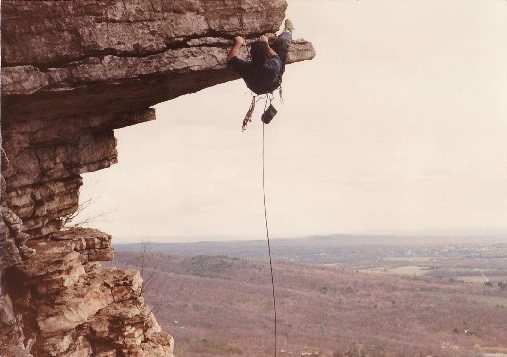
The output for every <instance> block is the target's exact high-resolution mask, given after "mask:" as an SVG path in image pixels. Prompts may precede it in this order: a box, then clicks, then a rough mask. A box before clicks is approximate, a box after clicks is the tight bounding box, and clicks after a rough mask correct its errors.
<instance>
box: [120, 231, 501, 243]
mask: <svg viewBox="0 0 507 357" xmlns="http://www.w3.org/2000/svg"><path fill="white" fill-rule="evenodd" d="M332 236H358V237H359V236H363V237H375V236H378V237H393V238H396V237H397V238H416V237H426V238H466V237H469V238H500V237H501V236H506V238H507V229H502V228H498V229H469V230H459V229H445V230H441V229H439V230H437V229H435V230H420V231H416V230H414V231H396V232H341V233H315V234H313V233H312V234H303V235H283V236H275V237H271V239H305V238H315V237H332ZM264 239H266V237H259V236H253V235H241V234H237V235H234V234H223V235H220V234H210V235H156V236H155V235H154V236H142V235H131V236H126V235H125V236H113V244H131V243H134V244H135V243H143V242H148V243H204V242H247V241H259V240H264ZM506 243H507V241H506Z"/></svg>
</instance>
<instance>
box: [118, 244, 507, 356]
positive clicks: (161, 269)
mask: <svg viewBox="0 0 507 357" xmlns="http://www.w3.org/2000/svg"><path fill="white" fill-rule="evenodd" d="M224 244H226V243H224ZM238 244H239V243H238ZM275 247H276V244H275ZM313 247H314V245H311V247H309V248H308V249H309V251H307V252H306V253H305V249H302V248H301V249H298V255H300V256H303V257H306V259H303V260H304V261H305V262H304V263H300V262H296V261H295V260H298V259H297V258H296V257H290V256H289V257H285V259H283V260H282V259H277V260H276V261H275V281H276V284H277V285H276V286H277V290H276V292H277V299H278V300H277V304H278V314H279V325H278V328H279V349H280V350H285V351H286V355H287V356H300V355H301V353H303V352H320V353H321V354H322V355H323V356H428V355H432V356H482V355H484V356H485V355H486V353H489V355H493V354H494V353H497V354H498V353H500V354H502V353H504V352H505V349H507V322H506V321H507V289H505V286H503V285H501V284H498V282H500V281H503V280H498V281H496V282H495V283H489V284H484V283H483V282H481V281H479V280H477V282H474V283H469V282H465V281H464V280H466V279H459V278H458V277H459V276H462V277H477V278H478V279H479V278H481V279H483V274H485V275H486V276H487V277H488V279H492V278H493V277H501V278H502V279H503V278H504V277H505V276H506V273H505V270H504V269H505V267H506V266H507V264H506V263H507V259H506V257H505V256H502V255H503V254H504V252H505V250H503V249H504V247H503V246H501V247H500V249H499V250H495V249H493V248H491V249H483V250H482V258H481V259H476V258H474V257H473V254H472V253H473V252H474V251H475V250H476V249H478V248H477V247H473V248H467V249H465V248H463V247H454V248H453V249H449V247H447V248H445V249H443V248H442V249H437V248H435V247H433V248H431V247H411V248H409V250H410V255H407V254H404V253H403V252H405V253H406V252H407V247H406V246H403V247H396V246H389V247H388V246H383V247H382V248H381V247H378V246H377V247H375V246H373V247H368V246H361V247H359V246H356V247H352V248H350V247H349V248H350V249H349V250H353V251H354V252H355V253H354V255H355V257H356V259H355V261H354V262H351V261H350V260H348V259H349V258H347V259H338V258H337V254H336V253H335V254H334V255H331V256H334V261H333V259H330V254H328V255H327V256H325V259H324V261H322V260H323V259H322V258H319V257H322V255H321V256H319V255H318V254H314V253H315V252H313V251H312V249H313ZM152 248H153V247H152ZM310 248H311V249H310ZM339 248H340V247H338V246H337V247H336V249H335V250H334V251H335V252H338V251H339V250H340V249H339ZM230 249H237V250H241V249H240V248H238V247H235V248H230ZM275 249H276V248H275ZM343 249H344V250H347V248H345V247H343ZM372 250H373V252H375V254H372V252H371V251H372ZM331 251H333V250H332V249H327V252H328V253H329V252H331ZM456 251H459V252H461V253H460V254H456ZM361 252H363V253H361ZM386 252H390V253H392V254H389V256H395V257H397V259H394V260H393V259H387V260H384V259H383V257H384V256H385V253H386ZM431 252H432V253H431ZM445 252H451V253H452V254H447V255H446V254H444V253H445ZM200 253H202V251H201V252H200ZM279 253H281V254H286V252H284V251H283V249H280V250H279ZM423 253H424V254H423ZM429 253H431V254H429ZM486 255H493V256H495V258H492V259H484V257H485V256H486ZM308 256H313V257H317V258H316V259H315V260H314V261H313V262H310V259H308ZM405 256H409V257H418V256H420V257H426V258H428V259H423V260H420V259H419V260H418V259H416V261H414V260H411V261H410V260H405V259H400V258H404V257H405ZM361 257H362V258H361ZM146 258H148V259H146ZM144 260H145V262H144V267H143V270H144V276H145V279H146V280H147V283H146V294H147V295H146V296H147V301H148V303H149V304H150V305H151V306H153V308H154V311H155V312H156V314H157V317H158V319H159V321H160V322H161V324H162V325H163V327H164V328H165V329H167V330H168V331H170V332H171V333H172V334H173V335H174V337H175V338H176V341H177V352H179V353H180V356H224V355H231V356H233V355H234V356H265V355H272V349H273V319H272V301H271V285H270V275H269V265H268V263H267V261H266V260H265V259H243V258H234V257H227V256H210V255H196V256H192V255H187V256H181V255H179V256H177V255H170V254H167V253H166V252H165V251H164V250H163V249H160V247H157V248H156V249H151V250H150V249H149V250H148V252H147V253H146V254H145V259H144ZM344 260H347V261H348V262H344ZM141 261H142V259H141V254H140V252H139V251H137V252H136V251H121V250H120V251H118V252H117V255H116V258H115V262H114V264H116V265H119V266H133V267H137V268H141V265H142V264H141ZM367 262H369V263H368V264H367ZM475 263H477V264H475ZM361 269H366V270H368V269H370V270H371V269H373V270H371V271H375V269H380V270H382V269H385V272H382V273H378V272H377V271H375V273H371V272H364V271H360V270H361ZM436 272H438V273H436ZM495 274H496V275H495ZM502 274H503V275H502ZM481 346H487V347H481ZM289 352H292V354H289Z"/></svg>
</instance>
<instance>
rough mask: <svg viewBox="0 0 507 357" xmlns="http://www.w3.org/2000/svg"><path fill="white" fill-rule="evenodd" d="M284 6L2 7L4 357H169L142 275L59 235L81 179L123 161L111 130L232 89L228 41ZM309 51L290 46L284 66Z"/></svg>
mask: <svg viewBox="0 0 507 357" xmlns="http://www.w3.org/2000/svg"><path fill="white" fill-rule="evenodd" d="M286 7H287V4H286V2H285V0H181V1H170V0H166V1H161V0H150V1H143V0H139V1H119V0H118V1H84V0H79V1H72V2H70V1H33V2H32V1H23V2H19V1H2V117H1V119H2V128H1V129H2V147H3V149H4V150H5V155H4V156H3V161H2V199H1V201H2V202H1V212H2V220H1V221H0V229H1V230H2V239H1V242H0V243H1V249H2V257H1V260H0V266H1V269H2V276H1V278H2V282H1V296H0V344H1V346H0V354H1V355H5V356H23V355H29V354H30V353H31V354H33V355H36V356H91V355H93V356H171V355H172V350H173V340H172V338H171V337H170V336H169V335H168V334H167V333H165V332H162V331H161V329H160V327H159V325H158V324H157V322H156V320H155V317H154V316H153V314H152V313H151V310H150V308H149V307H147V306H146V305H145V304H144V301H143V297H142V279H141V277H140V275H139V273H138V272H136V271H129V270H127V271H124V270H118V269H110V268H107V269H106V268H104V267H102V266H100V264H99V263H97V261H103V260H111V259H112V256H113V250H112V248H111V237H110V236H109V235H107V234H105V233H102V232H99V231H97V230H93V229H83V228H74V229H64V228H63V225H64V223H65V220H66V219H67V218H68V217H69V216H71V215H72V214H73V213H75V212H76V210H77V209H78V204H79V202H78V200H79V187H80V186H81V184H82V180H81V177H80V174H82V173H85V172H90V171H96V170H100V169H103V168H106V167H109V166H110V165H112V164H114V163H116V161H117V153H116V140H115V138H114V132H113V131H114V129H116V128H120V127H124V126H128V125H134V124H138V123H141V122H144V121H148V120H153V119H155V111H154V109H151V108H150V106H152V105H154V104H156V103H159V102H162V101H166V100H170V99H173V98H176V97H178V96H180V95H183V94H187V93H193V92H196V91H198V90H200V89H203V88H206V87H209V86H213V85H216V84H219V83H223V82H226V81H230V80H233V79H237V78H238V76H237V75H236V74H235V73H233V72H232V71H231V70H230V69H228V68H227V66H226V56H227V50H228V47H229V46H230V45H231V38H232V37H233V36H234V35H237V34H241V35H243V36H245V37H246V38H247V39H254V38H256V37H257V36H258V35H259V34H261V33H267V32H268V33H269V32H271V33H272V32H275V31H276V30H277V29H278V26H279V25H280V24H281V22H282V20H283V18H284V13H285V9H286ZM243 55H244V54H243ZM314 55H315V53H314V50H313V48H312V46H311V44H310V43H308V42H306V41H303V40H300V41H295V42H294V43H293V45H292V47H291V51H290V53H289V62H295V61H300V60H306V59H311V58H313V56H314ZM4 179H5V181H3V180H4ZM62 228H63V229H62ZM28 238H30V239H29V240H27V239H28ZM33 250H35V255H34V254H33V253H34V251H33Z"/></svg>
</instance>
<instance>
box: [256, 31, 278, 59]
mask: <svg viewBox="0 0 507 357" xmlns="http://www.w3.org/2000/svg"><path fill="white" fill-rule="evenodd" d="M259 40H261V41H263V42H266V44H267V45H268V55H269V57H275V56H278V53H276V52H275V50H273V49H272V48H271V47H269V39H268V36H266V35H262V36H261V37H260V38H259Z"/></svg>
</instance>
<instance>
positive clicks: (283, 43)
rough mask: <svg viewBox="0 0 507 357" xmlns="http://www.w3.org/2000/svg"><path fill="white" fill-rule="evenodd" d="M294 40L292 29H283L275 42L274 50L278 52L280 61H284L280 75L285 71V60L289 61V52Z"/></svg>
mask: <svg viewBox="0 0 507 357" xmlns="http://www.w3.org/2000/svg"><path fill="white" fill-rule="evenodd" d="M291 42H292V33H291V32H290V31H287V30H285V31H283V32H282V33H281V34H280V35H279V36H278V38H277V39H276V41H275V43H274V44H273V47H272V48H273V50H274V51H275V52H276V53H277V54H278V56H279V57H280V61H281V62H282V69H281V71H280V75H282V74H283V72H285V62H286V61H287V53H288V52H289V46H290V44H291Z"/></svg>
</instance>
